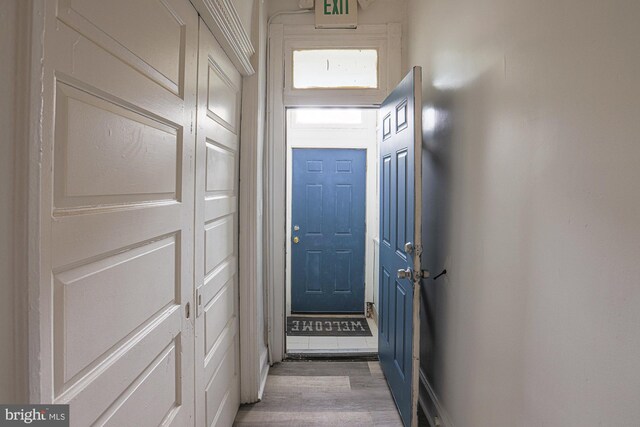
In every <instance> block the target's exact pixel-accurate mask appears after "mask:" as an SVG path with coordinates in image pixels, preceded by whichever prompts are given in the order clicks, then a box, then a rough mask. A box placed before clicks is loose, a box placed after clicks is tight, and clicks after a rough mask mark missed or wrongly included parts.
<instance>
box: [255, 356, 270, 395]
mask: <svg viewBox="0 0 640 427" xmlns="http://www.w3.org/2000/svg"><path fill="white" fill-rule="evenodd" d="M268 359H269V351H268V350H267V349H266V348H265V349H264V351H263V352H262V354H261V355H260V388H259V389H258V401H260V400H262V395H263V394H264V388H265V386H266V385H267V377H268V376H269V360H268Z"/></svg>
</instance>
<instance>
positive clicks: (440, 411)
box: [419, 368, 454, 427]
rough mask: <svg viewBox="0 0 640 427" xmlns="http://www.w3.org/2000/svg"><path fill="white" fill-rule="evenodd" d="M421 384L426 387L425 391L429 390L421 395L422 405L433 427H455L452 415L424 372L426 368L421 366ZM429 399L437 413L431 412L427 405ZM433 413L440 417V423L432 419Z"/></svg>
mask: <svg viewBox="0 0 640 427" xmlns="http://www.w3.org/2000/svg"><path fill="white" fill-rule="evenodd" d="M420 385H421V386H422V387H424V389H425V391H426V392H427V394H426V396H425V395H424V394H421V395H420V399H419V402H420V407H421V408H422V411H423V412H424V414H425V415H426V417H427V420H428V421H429V424H430V425H431V427H454V425H453V421H451V417H450V416H449V414H448V413H447V411H446V409H445V408H444V406H443V405H442V402H441V401H440V399H438V396H437V395H436V392H435V390H434V389H433V387H431V383H429V380H428V379H427V375H426V374H425V373H424V370H423V369H422V368H420ZM427 399H429V400H431V403H432V404H433V406H434V407H435V408H436V412H437V413H436V414H431V413H430V412H429V408H428V407H427ZM432 415H433V416H434V417H438V421H439V423H438V424H436V420H435V419H432V417H431V416H432Z"/></svg>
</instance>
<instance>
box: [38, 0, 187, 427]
mask: <svg viewBox="0 0 640 427" xmlns="http://www.w3.org/2000/svg"><path fill="white" fill-rule="evenodd" d="M45 8H46V10H45V16H46V24H45V25H46V31H45V37H44V40H45V49H44V58H45V60H44V66H45V74H44V87H43V89H44V105H43V112H44V117H43V122H42V132H43V133H42V135H43V151H42V165H41V189H40V191H41V193H40V194H41V199H40V206H41V221H40V225H41V233H42V243H41V244H42V247H41V254H42V257H41V260H40V270H39V273H40V293H41V294H40V298H39V301H40V305H39V307H37V308H36V309H37V310H38V314H37V317H38V318H39V320H40V324H39V330H40V336H39V337H35V339H36V340H38V341H39V343H40V347H41V354H40V355H39V357H40V358H39V360H40V362H38V363H40V365H39V366H38V369H39V381H40V384H37V385H34V386H35V388H34V390H41V392H42V394H41V397H40V400H41V401H42V402H55V403H70V404H71V414H72V416H71V423H72V425H74V426H82V427H84V426H89V425H113V426H158V425H176V426H189V425H193V424H194V408H195V405H194V382H193V381H194V371H193V369H194V368H193V358H194V353H193V349H194V341H193V340H194V335H193V322H194V316H195V313H194V310H193V307H194V303H193V289H194V287H193V245H194V242H193V218H194V175H195V174H194V169H193V167H194V166H193V158H194V154H195V153H194V150H195V128H194V126H193V125H194V123H193V122H194V121H195V120H194V117H195V106H196V83H197V81H196V80H197V43H198V17H197V13H196V11H195V9H193V7H192V6H191V4H190V3H189V1H188V0H159V1H157V0H136V1H132V0H109V1H104V0H58V1H54V0H52V1H50V2H49V1H47V2H45ZM32 360H33V359H32Z"/></svg>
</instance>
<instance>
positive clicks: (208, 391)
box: [195, 21, 242, 426]
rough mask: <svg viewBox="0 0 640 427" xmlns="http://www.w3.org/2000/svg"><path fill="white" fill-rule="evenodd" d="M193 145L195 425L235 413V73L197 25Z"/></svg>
mask: <svg viewBox="0 0 640 427" xmlns="http://www.w3.org/2000/svg"><path fill="white" fill-rule="evenodd" d="M199 49H200V53H199V60H198V132H197V148H196V225H195V226H196V246H195V248H196V250H195V254H196V255H195V256H196V260H195V261H196V262H195V269H196V270H195V277H196V286H197V293H196V295H197V305H198V310H197V318H196V358H195V360H196V362H195V363H196V396H197V398H196V399H197V400H196V420H197V422H196V425H198V426H214V425H215V426H230V425H231V424H232V423H233V419H234V417H235V414H236V412H237V410H238V406H239V401H240V391H239V386H240V383H239V368H240V366H239V365H240V364H239V355H238V352H239V340H238V274H237V265H238V264H237V254H238V199H237V194H238V166H239V163H238V160H239V158H238V157H239V156H238V154H239V150H238V149H239V137H238V136H239V129H240V89H241V84H242V80H241V76H240V74H239V73H238V71H237V70H236V69H235V67H234V66H233V64H232V63H231V61H230V60H229V59H228V58H227V56H226V55H225V53H224V52H223V50H222V48H221V47H220V45H219V44H218V43H217V42H216V40H215V39H214V37H213V35H212V34H211V32H210V31H209V30H208V28H207V27H206V25H205V24H204V22H203V21H200V45H199Z"/></svg>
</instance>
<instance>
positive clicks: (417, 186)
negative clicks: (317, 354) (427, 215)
mask: <svg viewBox="0 0 640 427" xmlns="http://www.w3.org/2000/svg"><path fill="white" fill-rule="evenodd" d="M421 114H422V68H420V67H414V68H413V69H412V70H411V72H410V73H409V74H408V75H407V76H406V77H405V78H404V79H403V80H402V82H400V84H399V85H398V86H397V87H396V88H395V89H394V90H393V92H391V94H390V95H389V96H388V97H387V99H385V101H384V102H383V103H382V106H381V107H380V118H381V121H382V132H381V138H380V263H379V265H380V274H379V277H380V279H379V280H380V287H379V292H380V295H379V301H380V307H379V337H378V347H379V354H380V364H381V365H382V370H383V372H384V375H385V377H386V379H387V382H388V383H389V388H390V389H391V393H392V394H393V398H394V399H395V402H396V405H397V407H398V410H399V412H400V416H401V417H402V421H403V423H404V425H405V426H417V425H418V417H417V408H418V390H419V380H418V370H419V350H420V345H419V344H420V342H419V341H420V289H419V286H420V278H421V277H422V275H423V273H422V270H421V269H420V254H421V252H422V242H421V224H420V218H421V216H422V215H421V206H422V203H421V201H420V196H421V179H422V176H421V175H422V173H421V158H422V155H421V150H422V117H421Z"/></svg>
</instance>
